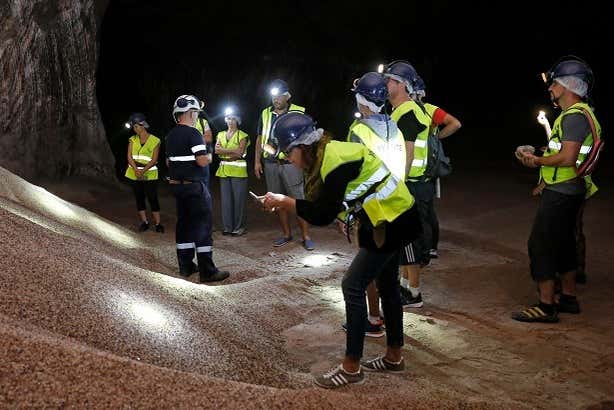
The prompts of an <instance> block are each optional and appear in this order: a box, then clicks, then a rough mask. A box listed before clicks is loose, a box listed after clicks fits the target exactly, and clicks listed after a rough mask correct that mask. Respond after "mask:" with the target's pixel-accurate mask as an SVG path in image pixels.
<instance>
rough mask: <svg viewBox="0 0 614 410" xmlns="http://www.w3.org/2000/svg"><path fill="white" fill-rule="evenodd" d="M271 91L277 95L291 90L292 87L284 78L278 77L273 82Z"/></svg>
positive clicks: (273, 94)
mask: <svg viewBox="0 0 614 410" xmlns="http://www.w3.org/2000/svg"><path fill="white" fill-rule="evenodd" d="M270 91H271V95H272V96H273V97H275V96H277V95H282V94H285V93H288V92H290V87H288V83H287V82H285V81H284V80H280V79H276V80H273V82H271V88H270Z"/></svg>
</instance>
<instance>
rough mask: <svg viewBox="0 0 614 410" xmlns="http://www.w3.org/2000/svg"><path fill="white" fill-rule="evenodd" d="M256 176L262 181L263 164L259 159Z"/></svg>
mask: <svg viewBox="0 0 614 410" xmlns="http://www.w3.org/2000/svg"><path fill="white" fill-rule="evenodd" d="M254 174H256V178H258V179H260V175H262V163H261V162H260V160H259V159H257V160H256V163H255V164H254Z"/></svg>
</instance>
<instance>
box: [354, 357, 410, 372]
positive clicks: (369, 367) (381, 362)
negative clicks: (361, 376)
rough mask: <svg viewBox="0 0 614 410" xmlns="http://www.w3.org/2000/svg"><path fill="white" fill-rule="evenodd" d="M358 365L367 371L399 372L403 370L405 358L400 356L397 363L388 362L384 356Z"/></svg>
mask: <svg viewBox="0 0 614 410" xmlns="http://www.w3.org/2000/svg"><path fill="white" fill-rule="evenodd" d="M360 365H361V366H362V368H363V369H365V370H366V371H368V372H386V371H388V372H401V371H403V370H405V360H403V358H401V361H400V362H398V363H394V362H389V361H388V360H386V359H385V358H384V356H380V357H376V358H375V359H371V360H367V361H365V362H361V363H360Z"/></svg>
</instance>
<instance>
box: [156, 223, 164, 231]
mask: <svg viewBox="0 0 614 410" xmlns="http://www.w3.org/2000/svg"><path fill="white" fill-rule="evenodd" d="M156 232H159V233H164V226H162V225H161V224H156Z"/></svg>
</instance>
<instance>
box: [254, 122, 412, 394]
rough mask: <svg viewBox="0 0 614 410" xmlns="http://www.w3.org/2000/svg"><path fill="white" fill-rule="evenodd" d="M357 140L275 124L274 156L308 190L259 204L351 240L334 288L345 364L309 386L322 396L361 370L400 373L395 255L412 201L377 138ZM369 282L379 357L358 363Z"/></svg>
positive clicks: (311, 127)
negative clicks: (339, 228) (379, 325)
mask: <svg viewBox="0 0 614 410" xmlns="http://www.w3.org/2000/svg"><path fill="white" fill-rule="evenodd" d="M357 132H359V133H363V132H364V134H362V136H363V137H365V139H364V140H363V142H362V143H355V142H342V141H335V140H333V139H332V138H331V136H330V135H329V134H328V133H324V131H323V130H322V129H321V128H319V129H316V126H315V123H314V121H313V120H312V119H311V117H309V116H308V115H306V114H303V113H298V112H291V113H287V114H284V115H282V116H280V117H279V119H278V120H277V122H276V123H275V125H274V126H273V130H272V135H273V136H274V137H275V140H276V144H278V147H277V151H278V152H283V153H284V154H285V155H286V157H287V158H288V160H289V161H290V162H291V163H292V164H293V165H294V166H296V167H300V168H301V169H303V170H304V171H305V173H306V176H307V179H306V180H307V181H308V182H309V184H308V185H309V186H308V187H307V189H306V199H295V198H291V197H288V196H285V195H282V194H277V193H273V192H267V193H266V195H265V196H264V198H263V199H262V201H263V206H264V208H265V209H267V210H269V211H274V210H276V209H279V208H283V209H286V210H288V211H296V212H297V214H298V215H299V216H301V217H303V218H304V219H305V220H306V221H308V222H309V223H311V224H314V225H320V226H325V225H328V224H330V223H331V222H333V221H334V220H335V218H337V219H339V220H341V221H343V223H344V224H345V225H346V231H347V232H348V237H349V236H350V233H349V231H354V232H355V233H356V235H357V238H356V240H357V242H358V246H359V250H358V253H357V254H356V256H355V257H354V259H353V261H352V263H351V264H350V266H349V268H348V270H347V272H346V274H345V275H344V277H343V281H342V283H341V288H342V290H343V299H344V300H345V311H346V319H347V335H346V349H345V356H344V358H343V361H342V363H341V364H340V365H338V366H336V367H334V368H333V369H332V370H331V371H329V372H327V373H324V374H322V375H320V376H317V377H315V379H314V382H315V384H316V385H318V386H320V387H324V388H328V389H334V388H338V387H342V386H345V385H347V384H350V383H360V382H362V381H363V380H364V377H365V376H364V372H363V370H365V371H371V372H398V371H403V370H404V369H405V362H404V359H403V355H402V346H403V343H404V336H403V309H402V307H401V300H400V292H399V279H398V270H399V249H400V248H401V246H402V245H403V244H404V243H405V242H407V241H411V240H413V239H415V237H416V236H417V233H418V232H419V231H420V221H419V219H418V214H417V212H416V210H415V207H414V206H413V205H414V199H413V197H412V196H411V194H410V193H409V191H408V189H407V186H406V185H405V184H404V183H403V176H404V170H402V171H401V173H400V176H397V175H396V174H395V172H394V171H393V170H391V169H389V166H393V164H392V163H391V162H390V161H389V159H388V158H387V156H386V152H385V151H386V146H385V144H384V145H381V144H380V143H381V142H382V141H381V140H380V137H379V136H378V134H376V133H371V132H370V130H369V129H367V128H364V129H363V131H357ZM401 146H402V144H401ZM372 149H374V150H376V151H378V153H375V152H373V151H372ZM380 149H382V151H380ZM312 176H313V177H312ZM373 280H376V282H377V289H378V290H379V293H380V297H381V299H382V308H383V311H384V320H385V323H386V351H385V353H384V354H382V355H380V356H378V357H376V358H374V359H370V360H366V361H362V362H361V358H362V354H363V348H364V339H365V327H366V323H367V306H366V302H365V291H366V288H367V285H368V284H369V283H371V282H372V281H373Z"/></svg>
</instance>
